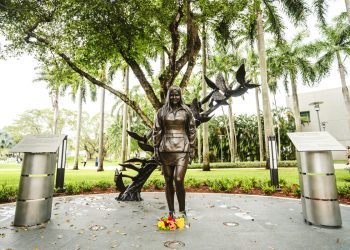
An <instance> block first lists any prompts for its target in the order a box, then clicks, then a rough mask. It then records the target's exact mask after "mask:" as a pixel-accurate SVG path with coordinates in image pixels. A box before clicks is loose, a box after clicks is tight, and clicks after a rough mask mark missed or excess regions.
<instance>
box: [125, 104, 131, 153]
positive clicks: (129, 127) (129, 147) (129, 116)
mask: <svg viewBox="0 0 350 250" xmlns="http://www.w3.org/2000/svg"><path fill="white" fill-rule="evenodd" d="M131 118H132V111H131V109H129V108H128V131H131V122H132V121H131ZM130 155H131V137H130V136H128V150H127V153H126V157H127V159H130Z"/></svg>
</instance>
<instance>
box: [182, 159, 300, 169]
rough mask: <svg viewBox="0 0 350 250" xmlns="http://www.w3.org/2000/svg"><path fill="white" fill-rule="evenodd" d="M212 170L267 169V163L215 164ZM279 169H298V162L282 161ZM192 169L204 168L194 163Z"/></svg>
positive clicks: (279, 163)
mask: <svg viewBox="0 0 350 250" xmlns="http://www.w3.org/2000/svg"><path fill="white" fill-rule="evenodd" d="M210 167H211V168H265V167H266V162H265V161H240V162H213V163H210ZM278 167H279V168H296V167H298V164H297V161H280V162H278ZM188 168H190V169H201V168H203V164H202V163H192V164H191V165H189V167H188Z"/></svg>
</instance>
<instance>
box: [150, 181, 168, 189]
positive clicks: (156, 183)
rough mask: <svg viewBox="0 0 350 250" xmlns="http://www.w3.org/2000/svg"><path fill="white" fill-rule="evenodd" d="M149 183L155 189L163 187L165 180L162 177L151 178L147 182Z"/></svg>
mask: <svg viewBox="0 0 350 250" xmlns="http://www.w3.org/2000/svg"><path fill="white" fill-rule="evenodd" d="M149 184H150V185H152V186H154V188H155V189H158V190H160V189H163V188H164V186H165V181H164V180H162V179H152V180H150V182H149Z"/></svg>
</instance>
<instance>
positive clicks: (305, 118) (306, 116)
mask: <svg viewBox="0 0 350 250" xmlns="http://www.w3.org/2000/svg"><path fill="white" fill-rule="evenodd" d="M300 118H301V123H310V122H311V120H310V111H302V112H300Z"/></svg>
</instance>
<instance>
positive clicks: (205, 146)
mask: <svg viewBox="0 0 350 250" xmlns="http://www.w3.org/2000/svg"><path fill="white" fill-rule="evenodd" d="M206 74H207V32H206V27H205V22H203V26H202V97H205V96H206V95H207V83H206V82H205V79H204V76H205V75H206ZM207 109H208V107H207V104H205V105H204V110H207ZM202 127H203V168H202V169H203V171H210V161H209V132H208V124H207V123H204V124H202Z"/></svg>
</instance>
